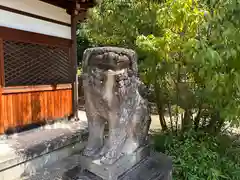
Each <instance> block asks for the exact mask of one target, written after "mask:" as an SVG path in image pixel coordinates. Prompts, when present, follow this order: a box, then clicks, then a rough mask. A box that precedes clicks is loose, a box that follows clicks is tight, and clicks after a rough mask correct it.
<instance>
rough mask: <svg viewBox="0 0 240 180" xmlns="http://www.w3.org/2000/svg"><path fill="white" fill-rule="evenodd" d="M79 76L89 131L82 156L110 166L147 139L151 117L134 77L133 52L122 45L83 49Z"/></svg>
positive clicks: (134, 62) (135, 71) (139, 83)
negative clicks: (81, 69)
mask: <svg viewBox="0 0 240 180" xmlns="http://www.w3.org/2000/svg"><path fill="white" fill-rule="evenodd" d="M82 76H83V88H84V98H85V109H86V115H87V118H88V130H89V137H88V143H87V146H86V147H85V149H84V152H83V155H84V156H88V157H93V158H99V159H100V162H101V163H102V164H105V165H111V164H113V163H115V162H116V161H117V160H118V159H119V158H120V157H121V156H124V155H125V154H131V153H133V152H134V151H135V150H136V149H137V148H139V147H140V146H144V144H146V142H147V139H148V130H149V126H150V123H151V118H150V112H149V108H148V102H147V100H145V99H144V98H143V96H142V95H141V94H140V91H139V89H140V88H141V87H142V86H143V83H141V81H140V80H139V78H138V68H137V55H136V53H135V52H134V51H133V50H130V49H124V48H117V47H97V48H89V49H87V50H85V52H84V56H83V75H82ZM106 124H108V135H107V136H105V135H104V134H105V133H104V132H105V131H104V130H105V129H106V128H105V126H106ZM105 137H106V138H105Z"/></svg>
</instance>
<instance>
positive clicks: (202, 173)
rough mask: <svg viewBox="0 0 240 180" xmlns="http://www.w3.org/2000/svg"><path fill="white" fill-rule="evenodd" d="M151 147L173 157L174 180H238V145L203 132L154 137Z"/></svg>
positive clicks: (221, 137) (231, 140)
mask: <svg viewBox="0 0 240 180" xmlns="http://www.w3.org/2000/svg"><path fill="white" fill-rule="evenodd" d="M154 142H155V143H154V146H155V149H156V150H157V151H162V152H165V153H166V154H168V155H169V156H171V157H172V158H173V168H174V171H173V178H174V179H176V180H221V179H229V180H230V179H231V180H240V151H239V147H240V146H239V144H238V145H237V146H236V144H235V143H234V140H233V139H231V138H230V137H228V136H226V135H225V136H223V135H221V136H220V135H219V136H217V137H212V136H211V135H209V134H205V133H196V132H188V133H183V134H178V135H177V134H169V133H166V134H158V135H155V136H154Z"/></svg>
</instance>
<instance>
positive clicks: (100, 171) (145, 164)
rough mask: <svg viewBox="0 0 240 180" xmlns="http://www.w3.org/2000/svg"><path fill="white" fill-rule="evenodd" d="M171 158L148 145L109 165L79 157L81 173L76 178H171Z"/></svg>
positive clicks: (86, 179) (98, 179) (88, 179)
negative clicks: (151, 150)
mask: <svg viewBox="0 0 240 180" xmlns="http://www.w3.org/2000/svg"><path fill="white" fill-rule="evenodd" d="M171 173H172V161H171V159H170V158H169V157H168V156H166V155H164V154H162V153H156V152H150V149H149V148H148V147H144V148H139V150H138V151H137V152H136V153H134V154H131V155H127V156H124V157H122V158H121V159H119V160H118V161H117V162H116V163H115V164H113V165H111V166H106V165H101V164H100V163H98V162H97V161H92V160H90V159H88V158H86V157H82V159H81V173H79V174H78V175H77V178H76V179H77V180H171V179H172V175H171Z"/></svg>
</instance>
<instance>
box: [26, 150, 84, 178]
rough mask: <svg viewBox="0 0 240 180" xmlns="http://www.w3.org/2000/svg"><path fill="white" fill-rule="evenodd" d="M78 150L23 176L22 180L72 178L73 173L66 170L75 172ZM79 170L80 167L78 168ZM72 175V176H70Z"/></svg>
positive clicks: (78, 159) (79, 156)
mask: <svg viewBox="0 0 240 180" xmlns="http://www.w3.org/2000/svg"><path fill="white" fill-rule="evenodd" d="M80 158H81V155H80V152H79V153H78V154H77V153H76V154H73V155H72V156H69V157H66V158H64V159H62V160H59V161H57V162H55V163H54V164H52V165H50V166H49V165H48V166H45V167H44V168H42V169H41V170H39V171H37V172H35V174H34V175H32V176H28V177H27V176H25V177H23V179H24V180H70V179H74V178H73V176H74V175H73V174H70V175H69V174H68V172H73V171H74V172H77V171H78V169H77V168H78V166H79V164H80ZM79 171H80V169H79ZM71 176H72V177H71Z"/></svg>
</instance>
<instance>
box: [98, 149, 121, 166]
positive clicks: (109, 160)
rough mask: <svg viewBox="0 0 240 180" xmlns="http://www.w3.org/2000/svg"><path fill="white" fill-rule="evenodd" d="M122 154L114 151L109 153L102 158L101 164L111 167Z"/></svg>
mask: <svg viewBox="0 0 240 180" xmlns="http://www.w3.org/2000/svg"><path fill="white" fill-rule="evenodd" d="M121 155H122V154H121V153H119V152H117V151H115V150H113V151H108V152H107V153H106V154H105V155H104V156H103V157H102V158H101V163H102V164H106V165H111V164H114V163H115V162H116V161H117V160H118V159H119V158H120V157H121Z"/></svg>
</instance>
